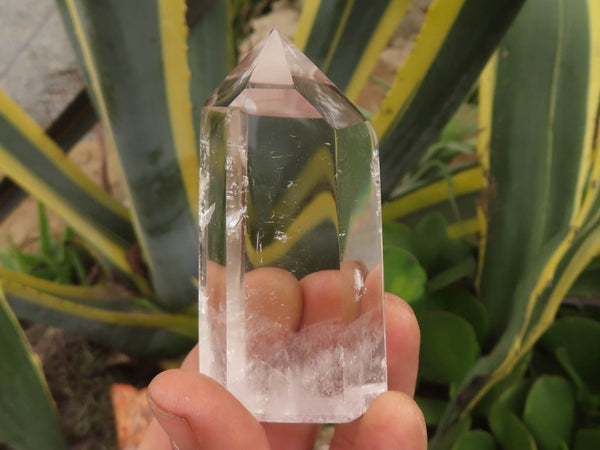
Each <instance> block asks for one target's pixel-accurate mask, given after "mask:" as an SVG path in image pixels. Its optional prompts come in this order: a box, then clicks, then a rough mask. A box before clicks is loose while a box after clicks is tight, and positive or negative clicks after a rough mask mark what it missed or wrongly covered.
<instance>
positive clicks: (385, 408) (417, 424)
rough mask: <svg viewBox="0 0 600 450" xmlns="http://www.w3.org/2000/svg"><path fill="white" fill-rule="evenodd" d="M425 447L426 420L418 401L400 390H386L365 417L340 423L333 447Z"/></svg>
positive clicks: (383, 449) (418, 449)
mask: <svg viewBox="0 0 600 450" xmlns="http://www.w3.org/2000/svg"><path fill="white" fill-rule="evenodd" d="M366 448H368V449H370V450H379V449H381V450H387V449H391V448H401V449H403V450H425V449H426V448H427V429H426V427H425V419H424V418H423V414H422V413H421V410H420V409H419V407H418V406H417V404H416V403H415V401H414V400H413V399H412V398H410V397H409V396H408V395H406V394H403V393H401V392H392V391H390V392H386V393H385V394H382V395H380V396H379V397H377V398H376V399H375V401H374V402H373V404H372V405H371V407H370V408H369V409H368V410H367V412H366V413H365V415H364V416H362V417H361V418H360V419H357V420H355V421H354V422H350V423H347V424H342V425H338V426H337V427H336V430H335V434H334V435H333V440H332V442H331V446H330V449H331V450H342V449H343V450H352V449H357V450H358V449H366Z"/></svg>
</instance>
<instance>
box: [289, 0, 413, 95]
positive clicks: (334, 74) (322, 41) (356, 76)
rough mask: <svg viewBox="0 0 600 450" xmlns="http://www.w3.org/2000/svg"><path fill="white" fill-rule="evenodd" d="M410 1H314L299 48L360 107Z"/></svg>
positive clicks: (301, 28)
mask: <svg viewBox="0 0 600 450" xmlns="http://www.w3.org/2000/svg"><path fill="white" fill-rule="evenodd" d="M410 6H411V1H410V0H376V1H373V0H355V1H352V2H348V1H340V0H309V1H307V2H306V3H305V5H304V7H303V13H302V17H301V18H300V22H299V23H298V29H297V30H296V34H295V36H294V42H295V44H296V45H297V46H298V47H299V48H300V49H301V50H303V51H304V53H305V54H306V55H307V56H308V57H309V58H310V59H311V60H312V61H313V62H314V63H315V64H316V65H317V66H318V67H319V68H321V70H323V71H324V72H325V73H326V74H327V76H328V77H329V78H331V79H332V80H333V82H334V83H335V84H336V85H337V86H338V87H339V88H340V89H341V90H342V91H346V95H347V96H348V98H350V99H351V100H354V101H356V99H357V98H358V96H359V94H360V92H361V90H362V88H363V86H364V85H365V83H366V82H367V80H368V78H369V75H370V74H371V72H372V71H373V68H374V67H375V65H376V63H377V60H378V58H379V55H380V53H381V51H382V50H383V49H384V48H385V47H386V45H387V44H388V42H389V40H390V38H391V37H392V35H393V34H394V31H395V30H396V27H397V25H398V23H399V22H400V20H401V19H402V17H403V16H404V14H405V13H406V12H407V11H408V9H409V8H410Z"/></svg>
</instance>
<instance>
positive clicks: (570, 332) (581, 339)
mask: <svg viewBox="0 0 600 450" xmlns="http://www.w3.org/2000/svg"><path fill="white" fill-rule="evenodd" d="M582 343H585V344H584V345H582ZM541 344H542V346H544V347H545V348H547V349H549V350H550V351H552V352H557V351H559V350H560V349H563V351H564V352H565V354H566V356H567V357H568V362H569V363H570V365H571V366H572V368H573V370H574V371H575V373H576V375H577V377H578V378H579V379H580V380H581V381H583V383H584V384H585V386H586V387H587V388H588V389H590V390H591V391H592V392H594V393H596V394H600V323H598V322H596V321H594V320H590V319H586V318H578V317H573V318H565V319H561V320H559V321H557V322H555V323H554V324H552V326H551V327H550V329H549V330H548V331H547V332H546V333H545V334H544V336H543V337H542V339H541ZM559 362H561V363H562V364H563V366H564V363H565V361H564V360H563V361H561V360H560V359H559ZM565 369H566V368H565ZM569 372H570V371H569V370H567V373H569ZM573 381H575V380H573Z"/></svg>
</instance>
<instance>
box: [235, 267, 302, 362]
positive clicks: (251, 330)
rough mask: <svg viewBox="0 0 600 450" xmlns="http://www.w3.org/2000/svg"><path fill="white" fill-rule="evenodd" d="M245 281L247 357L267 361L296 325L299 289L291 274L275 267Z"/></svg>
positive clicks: (253, 275)
mask: <svg viewBox="0 0 600 450" xmlns="http://www.w3.org/2000/svg"><path fill="white" fill-rule="evenodd" d="M245 278H246V279H245V283H246V304H245V309H246V339H247V351H248V357H250V358H255V359H258V360H261V361H268V360H269V358H270V357H272V356H273V354H274V353H275V352H276V349H277V348H278V347H281V346H282V345H284V343H285V342H286V341H287V339H288V338H289V336H291V334H292V333H293V332H294V331H296V330H297V329H298V326H299V325H300V319H301V317H302V308H303V306H302V289H301V287H300V283H298V280H296V277H295V276H294V275H292V273H291V272H288V271H287V270H284V269H279V268H276V267H264V268H261V269H256V270H253V271H252V272H248V273H247V274H246V277H245Z"/></svg>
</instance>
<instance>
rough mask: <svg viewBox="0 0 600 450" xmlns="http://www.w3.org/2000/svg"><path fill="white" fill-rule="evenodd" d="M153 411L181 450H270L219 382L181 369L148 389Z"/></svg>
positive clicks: (259, 429)
mask: <svg viewBox="0 0 600 450" xmlns="http://www.w3.org/2000/svg"><path fill="white" fill-rule="evenodd" d="M148 402H149V403H150V406H151V408H152V411H153V413H154V415H155V417H156V419H157V420H158V422H159V423H160V425H161V426H162V428H163V429H164V430H165V432H166V433H167V434H168V435H169V437H170V439H171V440H172V441H173V442H174V443H175V444H176V445H177V448H179V449H180V450H188V449H189V450H192V449H199V450H203V449H211V450H221V449H223V450H229V449H231V450H236V449H247V448H252V449H257V450H262V449H264V450H266V449H268V442H267V438H266V435H265V432H264V430H263V429H262V427H261V426H260V424H259V423H258V422H257V421H256V420H255V419H254V417H252V415H251V414H250V413H249V412H248V411H247V410H246V409H245V408H244V407H243V406H242V404H241V403H240V402H239V401H237V399H235V397H233V396H232V395H231V394H230V393H229V392H227V390H225V388H223V387H222V386H221V385H220V384H219V383H217V382H216V381H214V380H212V379H210V378H208V377H206V376H204V375H201V374H197V373H193V372H187V371H184V370H180V369H175V370H169V371H166V372H163V373H161V374H160V375H158V376H157V377H156V378H155V379H154V380H153V381H152V383H150V386H149V387H148Z"/></svg>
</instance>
